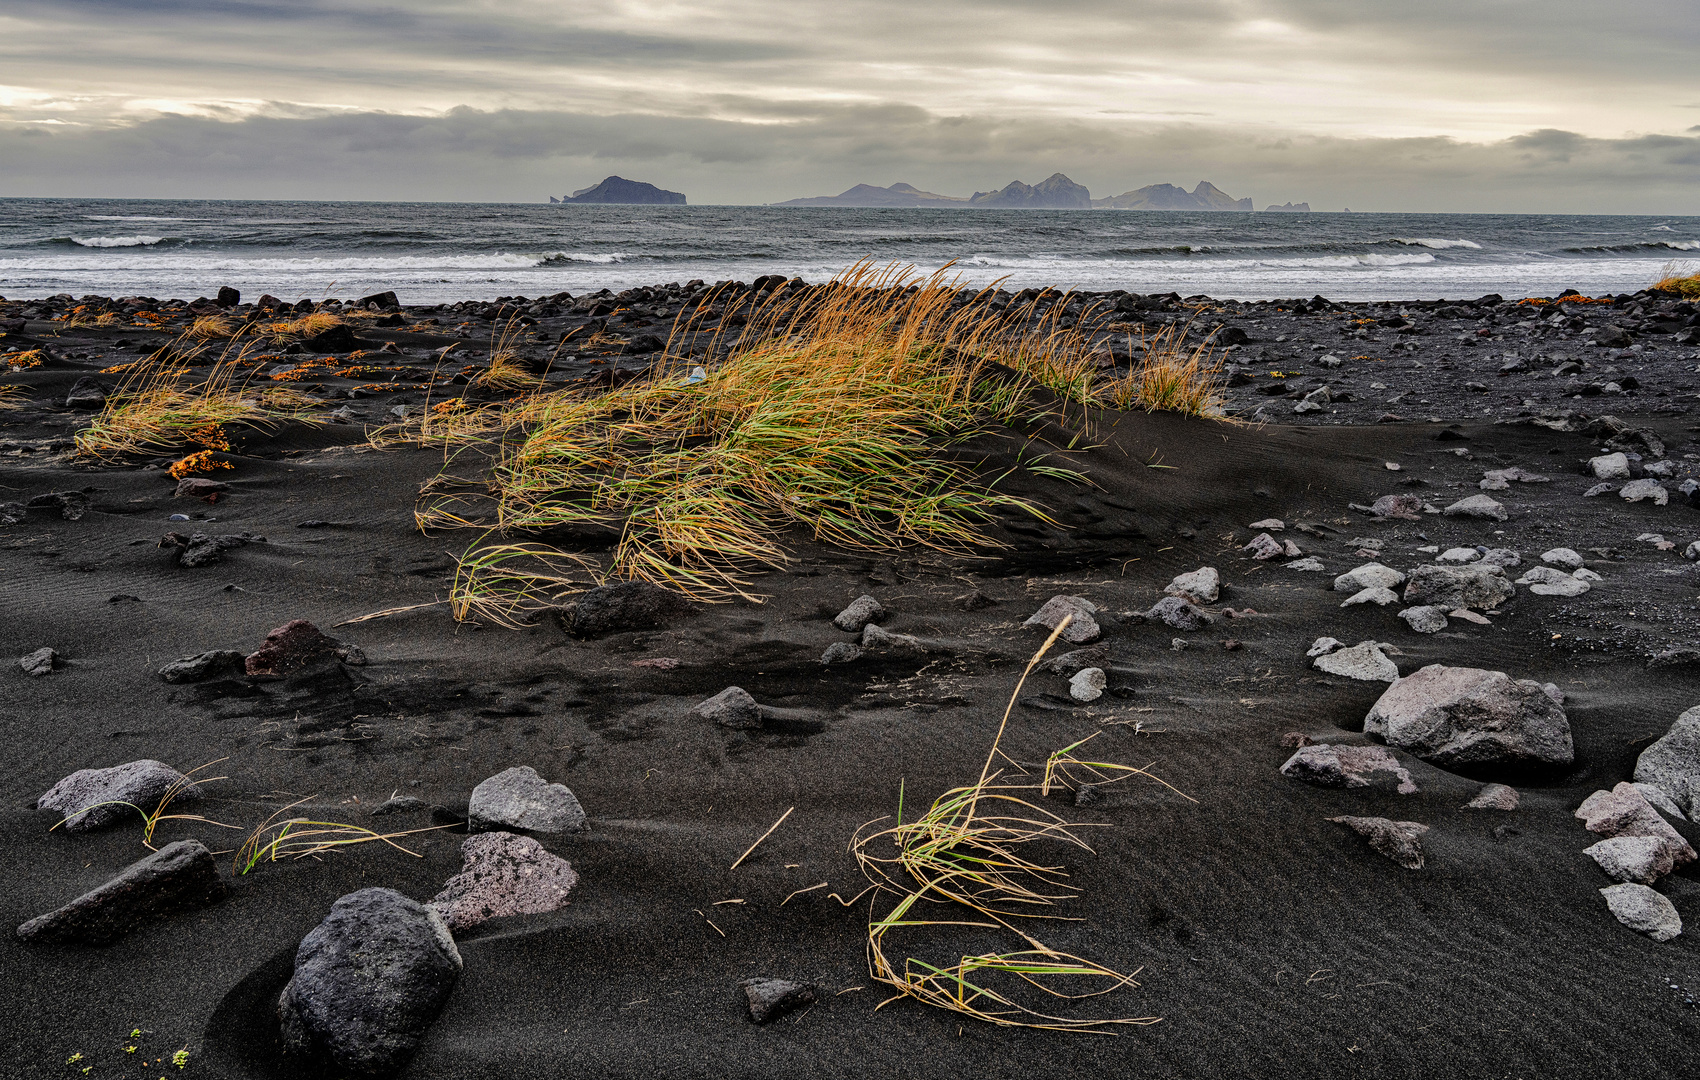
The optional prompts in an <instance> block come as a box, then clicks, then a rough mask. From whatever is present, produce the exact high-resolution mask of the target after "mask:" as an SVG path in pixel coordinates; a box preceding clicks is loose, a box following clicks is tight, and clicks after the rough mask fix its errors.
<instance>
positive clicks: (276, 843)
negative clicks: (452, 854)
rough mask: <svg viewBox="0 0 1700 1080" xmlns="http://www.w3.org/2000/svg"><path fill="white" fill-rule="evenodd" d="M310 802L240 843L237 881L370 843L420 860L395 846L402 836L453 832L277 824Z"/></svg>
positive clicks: (303, 821)
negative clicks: (263, 868)
mask: <svg viewBox="0 0 1700 1080" xmlns="http://www.w3.org/2000/svg"><path fill="white" fill-rule="evenodd" d="M313 798H314V796H311V795H309V796H307V797H305V798H301V799H297V800H296V801H294V802H292V803H290V804H289V805H288V806H284V807H281V808H280V809H278V810H277V811H276V812H274V813H273V814H272V815H271V817H269V818H267V819H266V820H265V821H264V822H262V823H261V824H260V826H259V827H258V828H256V829H255V830H254V831H253V832H252V833H250V834H249V835H248V838H247V839H246V840H244V841H243V842H242V846H241V847H239V848H237V849H236V856H235V859H234V860H233V863H232V867H231V869H232V871H233V872H234V873H235V874H236V875H237V876H238V877H240V876H242V875H244V874H248V873H250V872H252V871H253V870H254V869H255V868H257V867H259V866H260V865H262V864H264V863H275V862H279V861H281V860H284V859H307V858H314V857H317V856H319V855H322V854H324V853H326V852H329V851H336V850H338V849H340V848H346V847H352V846H354V845H356V844H368V843H373V842H377V843H382V844H387V845H389V846H390V847H393V848H395V849H396V850H397V851H399V852H402V853H403V854H405V855H411V856H413V857H414V858H416V859H422V858H424V856H423V855H421V854H419V852H417V851H412V850H409V849H408V848H404V847H402V846H401V845H400V844H398V843H396V840H397V839H399V838H401V837H404V836H412V835H413V834H415V833H422V832H435V831H437V830H439V829H448V828H453V826H452V825H431V826H427V827H425V828H423V829H407V830H404V831H402V832H393V833H380V832H377V831H376V830H373V829H366V828H362V827H361V826H359V825H346V824H344V823H342V822H340V821H317V820H314V819H312V818H307V817H290V818H283V819H282V820H279V818H280V817H281V815H283V814H286V813H288V812H289V811H290V810H293V809H295V808H296V807H297V806H300V805H301V804H302V803H305V802H310V801H311V800H312V799H313Z"/></svg>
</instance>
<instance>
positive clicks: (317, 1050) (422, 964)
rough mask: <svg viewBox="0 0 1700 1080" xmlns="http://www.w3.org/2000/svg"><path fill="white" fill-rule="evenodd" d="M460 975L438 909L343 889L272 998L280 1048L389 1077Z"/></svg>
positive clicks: (391, 894)
mask: <svg viewBox="0 0 1700 1080" xmlns="http://www.w3.org/2000/svg"><path fill="white" fill-rule="evenodd" d="M460 972H461V958H460V951H459V950H458V949H456V948H455V943H454V938H453V937H451V936H450V935H449V928H448V926H447V925H445V924H444V922H443V917H442V916H441V915H439V914H437V912H436V911H435V910H433V909H432V908H429V907H426V906H425V905H423V904H420V903H417V902H415V901H413V900H409V899H408V898H407V897H405V896H403V895H401V894H400V893H398V892H396V891H394V890H392V889H361V890H360V891H359V892H353V893H349V894H348V895H347V896H344V897H342V898H341V899H340V900H338V901H337V902H336V903H335V904H333V905H331V911H330V914H329V915H327V916H325V921H324V922H322V923H320V924H319V925H318V926H316V927H314V928H313V929H312V930H311V931H309V932H308V934H307V936H306V937H304V938H302V939H301V947H300V948H299V949H297V950H296V953H295V974H294V975H293V976H292V977H291V978H290V980H289V985H287V986H285V987H284V989H283V995H282V996H281V997H280V998H279V999H278V1003H277V1015H278V1021H279V1024H280V1026H281V1028H282V1033H283V1045H284V1051H285V1052H286V1053H287V1054H289V1055H291V1056H295V1057H300V1058H303V1059H306V1060H307V1061H310V1062H313V1063H315V1064H320V1065H329V1066H331V1067H333V1068H335V1069H338V1070H341V1071H342V1072H344V1073H350V1074H353V1075H354V1076H357V1077H362V1078H371V1080H376V1078H380V1077H390V1076H394V1075H395V1074H396V1073H398V1072H400V1071H401V1070H402V1068H403V1067H405V1066H406V1065H407V1062H408V1060H409V1059H411V1058H412V1057H413V1054H414V1052H415V1051H417V1050H418V1048H419V1040H420V1039H422V1038H423V1037H424V1035H425V1031H426V1029H427V1028H429V1027H430V1026H431V1023H432V1021H434V1020H436V1019H437V1014H438V1013H440V1012H442V1010H443V1005H444V1003H445V1002H447V1001H448V998H449V994H450V992H451V991H453V990H454V986H455V983H456V982H457V981H458V980H459V979H460Z"/></svg>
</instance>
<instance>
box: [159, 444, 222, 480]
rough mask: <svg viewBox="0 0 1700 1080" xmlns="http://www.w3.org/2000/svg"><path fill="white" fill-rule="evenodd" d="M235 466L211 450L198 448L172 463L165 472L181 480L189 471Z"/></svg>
mask: <svg viewBox="0 0 1700 1080" xmlns="http://www.w3.org/2000/svg"><path fill="white" fill-rule="evenodd" d="M234 468H236V466H234V465H232V464H231V463H230V462H228V461H223V460H221V459H219V458H217V457H214V456H213V452H212V451H211V450H199V451H196V452H195V453H193V454H190V455H189V456H188V457H186V458H184V459H182V460H181V461H178V462H177V463H175V464H173V465H172V466H171V467H170V468H169V469H166V470H165V471H166V473H167V474H168V475H170V477H171V478H172V479H173V480H181V479H183V478H184V477H185V476H188V475H189V474H190V473H204V472H212V471H213V470H214V469H234Z"/></svg>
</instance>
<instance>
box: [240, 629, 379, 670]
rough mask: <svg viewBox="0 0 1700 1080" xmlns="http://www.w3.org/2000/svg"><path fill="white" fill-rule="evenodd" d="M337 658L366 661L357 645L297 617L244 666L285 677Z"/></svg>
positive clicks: (271, 634) (362, 662)
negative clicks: (324, 631)
mask: <svg viewBox="0 0 1700 1080" xmlns="http://www.w3.org/2000/svg"><path fill="white" fill-rule="evenodd" d="M333 659H334V660H340V661H342V662H343V663H345V664H364V663H365V662H366V656H365V654H364V653H362V652H361V651H360V650H359V648H357V647H356V646H353V645H345V644H344V643H342V642H340V641H338V640H337V639H336V638H333V637H327V636H325V635H324V634H322V633H320V632H319V628H318V627H316V626H314V625H313V624H312V623H310V622H308V621H307V620H306V619H295V620H294V621H292V622H287V623H284V624H283V625H282V626H280V627H278V628H277V629H276V630H273V631H272V632H271V633H269V634H267V635H266V640H265V643H264V644H262V645H261V646H260V647H259V648H258V649H256V650H255V651H254V652H252V653H250V654H249V655H248V657H247V658H246V659H245V660H244V661H243V668H244V669H245V670H246V671H247V672H248V674H249V675H251V676H256V677H270V678H281V677H283V676H286V675H293V674H295V673H296V672H298V671H301V670H303V669H305V668H307V667H309V666H311V665H313V664H314V663H316V662H321V661H327V660H333Z"/></svg>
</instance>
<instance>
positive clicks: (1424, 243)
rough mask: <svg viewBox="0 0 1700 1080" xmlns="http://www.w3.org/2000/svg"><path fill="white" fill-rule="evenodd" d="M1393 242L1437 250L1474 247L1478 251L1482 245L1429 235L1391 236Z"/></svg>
mask: <svg viewBox="0 0 1700 1080" xmlns="http://www.w3.org/2000/svg"><path fill="white" fill-rule="evenodd" d="M1393 243H1395V244H1409V245H1411V246H1412V247H1426V248H1435V249H1437V250H1441V249H1445V248H1474V249H1476V250H1477V251H1480V250H1481V248H1482V246H1481V245H1480V244H1478V243H1476V242H1475V241H1474V240H1444V239H1435V238H1434V237H1429V236H1395V237H1393Z"/></svg>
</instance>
